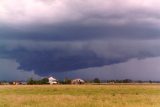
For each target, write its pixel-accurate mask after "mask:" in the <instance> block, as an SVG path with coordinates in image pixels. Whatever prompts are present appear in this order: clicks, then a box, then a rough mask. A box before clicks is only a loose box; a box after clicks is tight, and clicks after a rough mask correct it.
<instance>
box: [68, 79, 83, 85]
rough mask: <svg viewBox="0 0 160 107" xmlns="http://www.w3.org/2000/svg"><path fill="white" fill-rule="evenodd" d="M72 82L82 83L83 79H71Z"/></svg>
mask: <svg viewBox="0 0 160 107" xmlns="http://www.w3.org/2000/svg"><path fill="white" fill-rule="evenodd" d="M71 83H72V84H84V83H85V81H84V80H82V79H74V80H72V81H71Z"/></svg>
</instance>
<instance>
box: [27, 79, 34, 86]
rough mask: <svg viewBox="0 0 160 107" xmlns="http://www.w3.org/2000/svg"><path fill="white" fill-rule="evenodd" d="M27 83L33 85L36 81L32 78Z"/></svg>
mask: <svg viewBox="0 0 160 107" xmlns="http://www.w3.org/2000/svg"><path fill="white" fill-rule="evenodd" d="M27 84H29V85H33V84H35V81H34V80H33V78H30V79H29V80H28V81H27Z"/></svg>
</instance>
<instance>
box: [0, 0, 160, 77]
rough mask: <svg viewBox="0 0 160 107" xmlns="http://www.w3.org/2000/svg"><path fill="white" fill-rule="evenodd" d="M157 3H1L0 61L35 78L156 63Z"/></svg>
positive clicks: (22, 0) (30, 0)
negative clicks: (134, 61) (10, 62)
mask: <svg viewBox="0 0 160 107" xmlns="http://www.w3.org/2000/svg"><path fill="white" fill-rule="evenodd" d="M158 4H160V1H158V0H154V1H153V0H139V1H135V0H1V1H0V48H1V49H0V58H2V59H5V60H15V61H16V62H17V63H18V64H19V66H17V70H25V71H28V72H30V71H33V72H34V73H35V75H36V74H37V75H40V76H47V75H52V74H54V73H55V74H57V73H61V74H63V73H70V75H72V73H73V71H74V72H75V73H76V72H77V71H78V70H82V69H88V68H94V67H102V66H112V65H114V64H121V63H126V62H128V61H130V60H131V59H137V60H141V59H143V60H145V59H147V58H152V57H154V58H157V57H159V56H160V50H159V48H160V42H159V41H160V36H159V35H160V20H159V18H160V13H159V12H158V11H160V7H159V5H158ZM150 61H152V60H150ZM126 66H127V65H126ZM144 67H145V65H144ZM97 70H98V69H97ZM71 71H72V72H71ZM87 72H88V71H87ZM90 72H92V71H90ZM113 73H114V70H113ZM126 73H127V72H126ZM143 73H145V71H143V69H142V71H141V73H140V74H143ZM137 75H139V74H138V73H137Z"/></svg>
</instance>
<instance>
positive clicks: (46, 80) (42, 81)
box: [40, 78, 48, 84]
mask: <svg viewBox="0 0 160 107" xmlns="http://www.w3.org/2000/svg"><path fill="white" fill-rule="evenodd" d="M40 83H41V84H48V78H43V79H42V80H40Z"/></svg>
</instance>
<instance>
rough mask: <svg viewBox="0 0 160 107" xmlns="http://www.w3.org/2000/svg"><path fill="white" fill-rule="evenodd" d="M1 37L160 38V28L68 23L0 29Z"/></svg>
mask: <svg viewBox="0 0 160 107" xmlns="http://www.w3.org/2000/svg"><path fill="white" fill-rule="evenodd" d="M0 31H1V37H0V38H1V39H10V40H35V41H44V40H46V41H74V40H76V41H79V40H95V39H99V40H101V39H155V38H156V39H157V38H158V39H159V37H160V36H159V34H160V30H159V29H158V28H152V27H150V26H146V25H133V24H132V25H125V26H112V25H110V26H109V25H104V26H103V25H100V26H99V25H97V26H83V25H81V26H80V25H76V24H66V25H59V26H41V27H36V28H32V29H24V30H18V29H12V28H6V29H4V28H3V29H0Z"/></svg>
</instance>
